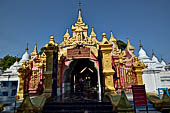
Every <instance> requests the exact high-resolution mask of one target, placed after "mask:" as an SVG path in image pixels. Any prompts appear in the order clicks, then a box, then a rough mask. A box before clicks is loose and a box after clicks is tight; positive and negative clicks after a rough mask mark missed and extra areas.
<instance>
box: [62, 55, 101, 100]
mask: <svg viewBox="0 0 170 113" xmlns="http://www.w3.org/2000/svg"><path fill="white" fill-rule="evenodd" d="M63 83H64V84H65V87H64V89H65V90H66V89H67V92H68V91H69V92H70V93H71V95H76V96H79V97H81V98H84V99H89V100H90V99H96V100H99V101H100V100H101V84H100V74H99V69H98V68H97V66H96V63H95V62H94V61H93V60H91V59H88V58H87V59H86V58H82V59H73V60H72V61H71V62H70V64H69V67H68V68H67V69H66V70H65V71H64V73H63Z"/></svg>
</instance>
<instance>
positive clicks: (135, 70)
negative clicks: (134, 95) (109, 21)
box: [17, 8, 146, 100]
mask: <svg viewBox="0 0 170 113" xmlns="http://www.w3.org/2000/svg"><path fill="white" fill-rule="evenodd" d="M88 28H89V27H88V26H87V25H86V24H85V23H84V22H83V18H82V15H81V9H80V8H79V10H78V19H77V22H76V23H75V24H74V25H72V28H71V31H72V36H71V35H70V33H69V30H68V29H69V28H67V29H66V33H65V35H64V40H63V41H62V42H61V43H60V44H58V43H56V42H55V40H54V36H53V35H51V36H50V40H49V42H48V43H47V44H46V45H45V46H44V47H43V50H44V51H43V53H42V54H38V52H37V44H35V48H34V50H33V52H32V53H31V57H30V59H29V60H28V61H26V62H24V63H23V64H22V66H21V67H20V68H19V69H18V76H19V79H20V84H19V91H18V92H17V96H18V97H19V98H23V96H24V94H25V93H30V94H37V93H38V94H41V93H43V94H52V96H56V95H62V94H66V93H67V92H71V93H77V92H80V91H82V90H83V91H84V92H88V94H89V93H91V94H92V93H93V94H95V98H96V99H98V100H101V99H102V95H103V94H104V93H105V92H108V91H109V92H112V93H116V92H120V91H121V90H122V89H125V90H126V91H131V85H140V84H143V81H142V73H143V69H144V68H145V67H146V66H145V65H144V63H143V62H141V61H140V60H139V59H138V58H137V56H136V55H135V53H134V47H133V46H132V45H131V44H130V41H129V39H128V38H127V47H126V49H125V50H123V51H122V50H121V49H119V48H118V45H117V40H116V38H115V37H114V35H113V33H112V31H111V33H110V38H109V39H108V38H107V36H106V33H103V34H102V41H98V39H97V38H98V37H97V35H96V33H95V30H94V27H92V31H91V33H90V35H88ZM87 96H88V95H87Z"/></svg>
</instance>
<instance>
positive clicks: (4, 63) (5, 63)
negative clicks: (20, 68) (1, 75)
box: [0, 55, 20, 70]
mask: <svg viewBox="0 0 170 113" xmlns="http://www.w3.org/2000/svg"><path fill="white" fill-rule="evenodd" d="M17 59H20V58H17V57H13V56H9V55H7V56H5V57H4V58H2V59H1V60H0V67H2V69H3V70H6V69H7V68H9V67H10V66H11V65H12V64H14V63H15V61H16V60H17Z"/></svg>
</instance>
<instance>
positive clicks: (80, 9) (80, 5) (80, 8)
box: [79, 0, 81, 10]
mask: <svg viewBox="0 0 170 113" xmlns="http://www.w3.org/2000/svg"><path fill="white" fill-rule="evenodd" d="M80 7H81V1H80V0H79V10H81V8H80Z"/></svg>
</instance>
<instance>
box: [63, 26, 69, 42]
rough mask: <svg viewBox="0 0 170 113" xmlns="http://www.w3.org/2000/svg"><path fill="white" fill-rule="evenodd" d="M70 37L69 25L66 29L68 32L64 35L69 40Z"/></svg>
mask: <svg viewBox="0 0 170 113" xmlns="http://www.w3.org/2000/svg"><path fill="white" fill-rule="evenodd" d="M69 37H70V34H69V32H68V26H67V30H66V33H65V35H64V40H67V39H68V38H69Z"/></svg>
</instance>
